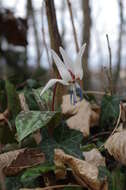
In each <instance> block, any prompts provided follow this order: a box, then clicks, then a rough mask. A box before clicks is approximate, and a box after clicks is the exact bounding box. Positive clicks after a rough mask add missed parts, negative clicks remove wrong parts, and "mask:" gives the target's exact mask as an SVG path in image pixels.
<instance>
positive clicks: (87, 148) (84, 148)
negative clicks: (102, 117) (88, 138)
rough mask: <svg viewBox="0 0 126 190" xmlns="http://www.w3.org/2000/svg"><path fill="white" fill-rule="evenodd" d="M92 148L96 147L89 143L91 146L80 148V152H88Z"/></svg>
mask: <svg viewBox="0 0 126 190" xmlns="http://www.w3.org/2000/svg"><path fill="white" fill-rule="evenodd" d="M93 148H96V145H95V144H94V143H91V144H87V145H84V146H81V151H90V150H92V149H93Z"/></svg>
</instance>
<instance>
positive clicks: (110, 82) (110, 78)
mask: <svg viewBox="0 0 126 190" xmlns="http://www.w3.org/2000/svg"><path fill="white" fill-rule="evenodd" d="M106 39H107V45H108V52H109V86H110V92H111V95H112V94H113V79H112V53H111V47H110V42H109V37H108V34H106Z"/></svg>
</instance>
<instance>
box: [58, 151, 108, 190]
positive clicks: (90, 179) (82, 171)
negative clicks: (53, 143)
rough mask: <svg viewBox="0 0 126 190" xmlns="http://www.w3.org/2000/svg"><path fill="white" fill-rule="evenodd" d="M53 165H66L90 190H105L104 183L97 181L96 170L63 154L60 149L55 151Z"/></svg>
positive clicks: (92, 166)
mask: <svg viewBox="0 0 126 190" xmlns="http://www.w3.org/2000/svg"><path fill="white" fill-rule="evenodd" d="M54 160H55V164H57V163H59V162H62V163H63V164H66V165H68V166H69V167H70V168H71V169H72V172H73V174H74V175H76V176H77V177H78V178H79V179H80V181H83V184H85V186H86V187H88V188H89V189H92V190H105V189H107V188H106V185H105V182H103V181H102V182H101V181H100V180H99V179H98V168H97V167H96V166H94V165H92V164H90V163H88V162H87V161H84V160H80V159H77V158H75V157H73V156H70V155H68V154H65V153H64V152H63V151H62V150H61V149H55V156H54ZM78 181H79V180H78Z"/></svg>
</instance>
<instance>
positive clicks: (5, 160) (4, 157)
mask: <svg viewBox="0 0 126 190" xmlns="http://www.w3.org/2000/svg"><path fill="white" fill-rule="evenodd" d="M24 151H25V149H19V150H14V151H9V152H6V153H3V154H0V170H2V169H3V168H5V167H9V166H10V164H11V163H12V162H13V161H14V160H16V159H17V157H18V155H19V154H21V153H23V152H24Z"/></svg>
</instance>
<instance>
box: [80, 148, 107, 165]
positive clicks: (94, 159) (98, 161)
mask: <svg viewBox="0 0 126 190" xmlns="http://www.w3.org/2000/svg"><path fill="white" fill-rule="evenodd" d="M83 155H84V158H85V161H87V162H88V163H90V164H92V165H94V166H97V167H98V166H105V158H104V157H103V156H102V155H101V153H100V152H99V151H98V149H96V148H93V149H92V150H90V151H86V152H83Z"/></svg>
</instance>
